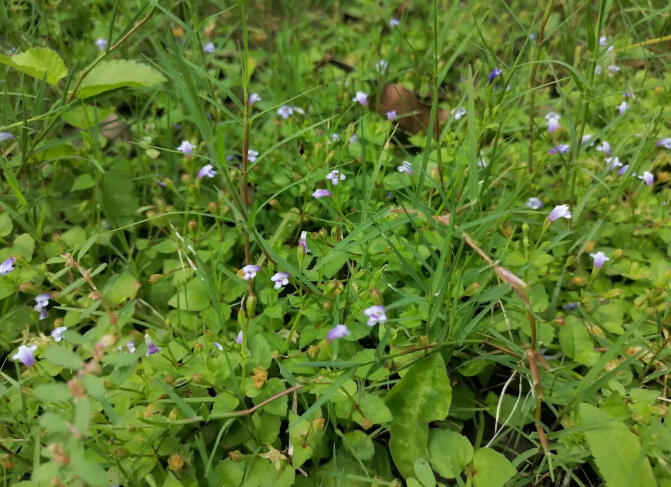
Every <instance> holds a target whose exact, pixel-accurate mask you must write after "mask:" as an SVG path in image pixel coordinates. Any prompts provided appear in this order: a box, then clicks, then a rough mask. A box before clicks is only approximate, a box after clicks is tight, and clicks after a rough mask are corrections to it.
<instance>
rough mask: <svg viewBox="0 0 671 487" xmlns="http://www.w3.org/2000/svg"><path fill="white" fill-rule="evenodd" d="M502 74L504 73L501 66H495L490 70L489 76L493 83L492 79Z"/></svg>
mask: <svg viewBox="0 0 671 487" xmlns="http://www.w3.org/2000/svg"><path fill="white" fill-rule="evenodd" d="M502 74H503V71H501V69H500V68H494V69H492V70H491V71H490V73H489V75H488V76H487V78H488V79H489V82H490V83H491V82H492V81H494V80H495V79H496V78H498V77H499V76H501V75H502Z"/></svg>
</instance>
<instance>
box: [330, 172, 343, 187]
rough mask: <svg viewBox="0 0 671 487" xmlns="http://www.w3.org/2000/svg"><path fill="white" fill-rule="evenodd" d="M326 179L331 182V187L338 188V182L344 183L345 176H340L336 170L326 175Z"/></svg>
mask: <svg viewBox="0 0 671 487" xmlns="http://www.w3.org/2000/svg"><path fill="white" fill-rule="evenodd" d="M326 179H328V180H329V181H331V184H333V186H338V182H339V181H344V180H345V179H346V176H345V175H344V174H341V173H340V171H338V170H337V169H333V170H332V171H331V172H329V173H328V174H327V175H326Z"/></svg>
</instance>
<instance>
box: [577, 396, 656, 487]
mask: <svg viewBox="0 0 671 487" xmlns="http://www.w3.org/2000/svg"><path fill="white" fill-rule="evenodd" d="M579 416H580V424H581V425H582V426H583V427H585V428H586V430H585V439H586V440H587V446H588V447H589V449H590V451H591V452H592V456H594V462H595V463H596V466H597V468H598V469H599V472H600V473H601V476H602V477H603V478H604V480H605V481H606V485H607V486H608V487H652V486H655V485H657V483H656V482H655V477H654V475H653V473H652V468H651V467H650V462H649V461H648V459H647V458H646V457H645V456H644V454H643V453H642V452H641V444H640V442H639V440H638V437H637V436H636V435H635V434H634V433H632V432H631V431H629V429H628V428H627V427H626V426H625V425H624V424H623V423H622V422H621V421H619V420H618V419H616V418H614V417H613V416H611V415H609V414H608V413H605V412H603V411H601V410H599V409H598V408H596V407H594V406H592V405H591V404H586V403H582V404H580V406H579Z"/></svg>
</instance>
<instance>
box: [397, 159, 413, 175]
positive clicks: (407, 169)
mask: <svg viewBox="0 0 671 487" xmlns="http://www.w3.org/2000/svg"><path fill="white" fill-rule="evenodd" d="M396 170H397V171H398V172H404V173H406V174H407V175H409V176H412V175H413V174H414V171H413V170H412V164H410V163H409V162H408V161H403V162H402V163H401V165H400V166H398V167H397V168H396Z"/></svg>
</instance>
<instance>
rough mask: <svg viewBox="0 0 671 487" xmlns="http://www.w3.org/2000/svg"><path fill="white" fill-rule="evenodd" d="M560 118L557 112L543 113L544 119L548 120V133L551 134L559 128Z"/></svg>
mask: <svg viewBox="0 0 671 487" xmlns="http://www.w3.org/2000/svg"><path fill="white" fill-rule="evenodd" d="M560 118H561V115H559V114H558V113H557V112H550V113H548V114H547V115H545V120H547V122H548V133H550V134H552V133H554V132H555V131H556V130H557V129H559V128H561V125H559V119H560Z"/></svg>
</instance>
